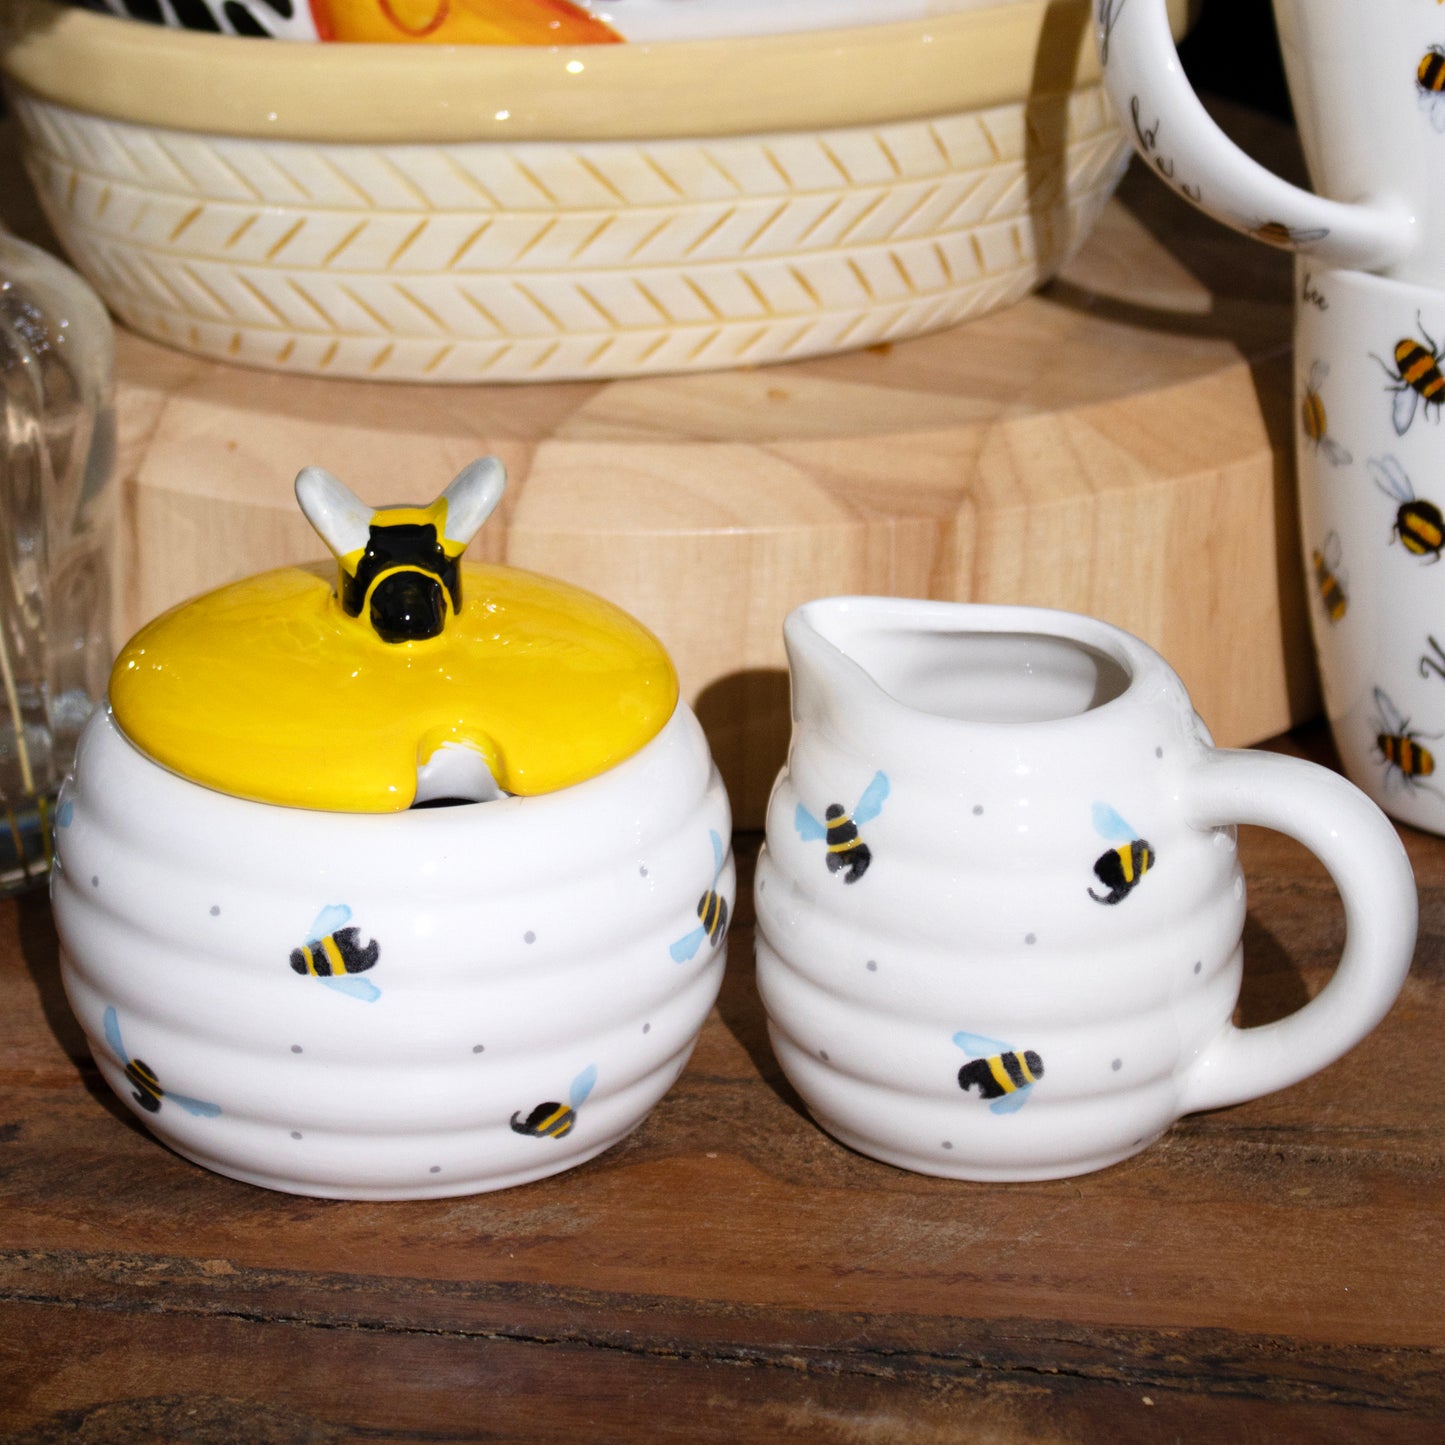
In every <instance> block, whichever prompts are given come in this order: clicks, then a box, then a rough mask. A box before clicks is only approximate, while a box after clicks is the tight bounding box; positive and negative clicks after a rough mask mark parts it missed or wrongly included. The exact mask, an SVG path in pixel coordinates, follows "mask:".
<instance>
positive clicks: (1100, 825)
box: [1094, 803, 1137, 843]
mask: <svg viewBox="0 0 1445 1445" xmlns="http://www.w3.org/2000/svg"><path fill="white" fill-rule="evenodd" d="M1094 831H1095V832H1096V833H1097V834H1098V835H1099V836H1100V837H1101V838H1109V839H1112V840H1113V841H1114V842H1115V843H1130V842H1133V840H1134V838H1135V837H1136V836H1137V835H1136V834H1135V832H1134V830H1133V828H1131V827H1130V826H1129V824H1128V823H1126V822H1125V821H1124V820H1123V819H1122V818H1121V817H1120V816H1119V815H1118V814H1117V813H1116V812H1115V811H1114V810H1113V809H1112V808H1111V807H1110V806H1109V805H1108V804H1107V803H1095V804H1094Z"/></svg>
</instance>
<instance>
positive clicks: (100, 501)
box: [0, 230, 115, 894]
mask: <svg viewBox="0 0 1445 1445" xmlns="http://www.w3.org/2000/svg"><path fill="white" fill-rule="evenodd" d="M114 360H115V333H114V332H113V330H112V329H111V324H110V318H109V317H108V316H107V315H106V312H105V308H104V306H102V305H101V303H100V300H99V299H98V298H97V297H96V295H95V293H94V292H93V291H91V289H90V288H89V286H87V285H86V283H85V282H84V281H82V280H81V278H80V277H79V276H77V275H76V274H75V272H73V271H72V270H70V269H69V267H67V266H65V265H63V264H62V263H61V262H60V261H57V260H56V259H55V258H54V257H53V256H51V255H49V254H48V253H47V252H45V251H42V250H40V249H39V248H38V247H36V246H32V245H29V244H27V243H26V242H24V241H21V240H18V239H17V238H16V237H14V236H12V235H10V234H8V233H7V232H5V231H3V230H0V386H3V393H4V407H5V412H4V427H3V431H0V809H3V812H0V894H3V893H14V892H17V891H19V890H20V889H22V888H25V887H27V886H29V885H30V884H32V883H37V882H39V881H41V880H42V879H44V878H45V876H46V874H47V873H48V871H49V867H50V857H51V848H52V842H53V834H54V826H55V794H56V790H57V789H58V788H59V786H60V783H61V780H62V779H63V778H64V776H65V773H66V771H67V770H68V769H69V767H70V765H71V761H72V759H73V758H74V755H75V743H76V738H77V737H78V735H79V733H80V729H81V726H82V725H83V724H84V722H85V720H86V718H87V717H89V715H90V713H91V711H92V710H93V709H94V707H95V705H96V703H97V702H98V701H99V700H100V699H101V698H102V697H103V696H104V694H105V686H106V677H107V671H108V668H109V664H110V657H111V640H110V600H111V544H112V538H113V532H114V527H113V512H114V484H113V480H112V474H113V472H114V469H115V411H114V402H113V395H112V386H113V372H114Z"/></svg>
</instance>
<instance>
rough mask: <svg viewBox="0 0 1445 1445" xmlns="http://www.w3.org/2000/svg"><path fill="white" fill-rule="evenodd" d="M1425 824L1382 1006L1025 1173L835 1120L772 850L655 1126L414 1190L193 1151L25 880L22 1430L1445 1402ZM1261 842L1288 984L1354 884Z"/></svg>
mask: <svg viewBox="0 0 1445 1445" xmlns="http://www.w3.org/2000/svg"><path fill="white" fill-rule="evenodd" d="M1284 746H1286V747H1288V748H1291V749H1293V750H1296V751H1299V750H1303V751H1305V752H1306V753H1307V754H1309V755H1312V756H1326V755H1327V747H1328V745H1327V742H1326V741H1325V739H1324V737H1323V735H1322V734H1321V733H1320V732H1318V731H1316V732H1314V733H1312V734H1304V735H1301V736H1298V737H1296V738H1294V739H1291V740H1288V741H1287V742H1286V743H1285V744H1284ZM1404 836H1405V842H1406V846H1407V849H1408V851H1409V853H1410V856H1411V859H1412V862H1413V864H1414V866H1415V869H1416V873H1417V877H1418V880H1419V884H1420V895H1421V907H1422V913H1421V934H1420V945H1419V948H1418V950H1417V955H1416V961H1415V966H1414V969H1413V971H1412V974H1411V976H1410V979H1409V981H1408V982H1407V984H1406V987H1405V991H1404V993H1403V995H1402V997H1401V999H1400V1001H1399V1002H1398V1003H1397V1005H1396V1007H1395V1008H1394V1010H1393V1011H1392V1012H1391V1014H1390V1015H1389V1017H1388V1018H1387V1019H1386V1020H1385V1022H1384V1023H1383V1024H1382V1025H1381V1026H1380V1028H1379V1029H1378V1030H1376V1032H1375V1033H1373V1034H1372V1035H1371V1036H1370V1037H1369V1038H1368V1039H1366V1040H1365V1042H1364V1043H1362V1044H1361V1045H1360V1046H1359V1047H1358V1048H1357V1049H1355V1050H1354V1051H1353V1052H1352V1053H1350V1054H1349V1055H1347V1056H1346V1057H1345V1058H1344V1059H1342V1060H1340V1061H1339V1062H1338V1063H1336V1064H1335V1065H1333V1066H1332V1067H1330V1068H1329V1069H1326V1070H1325V1071H1324V1072H1323V1073H1321V1074H1319V1075H1317V1076H1315V1077H1314V1078H1312V1079H1309V1080H1307V1081H1306V1082H1304V1083H1302V1084H1299V1085H1297V1086H1295V1087H1294V1088H1292V1089H1288V1090H1285V1091H1283V1092H1282V1093H1279V1094H1277V1095H1273V1096H1271V1097H1269V1098H1266V1099H1261V1100H1257V1101H1255V1102H1253V1103H1250V1104H1245V1105H1241V1106H1239V1107H1237V1108H1234V1109H1229V1110H1222V1111H1218V1112H1216V1113H1212V1114H1206V1115H1198V1116H1194V1117H1192V1118H1190V1119H1187V1120H1185V1121H1183V1122H1182V1123H1180V1124H1179V1125H1177V1126H1176V1127H1175V1128H1174V1129H1173V1130H1171V1131H1170V1133H1169V1134H1167V1135H1166V1136H1165V1138H1164V1139H1163V1140H1162V1141H1161V1142H1160V1143H1159V1144H1157V1145H1156V1146H1154V1147H1153V1148H1152V1149H1150V1150H1148V1151H1147V1152H1145V1153H1144V1154H1142V1155H1139V1156H1138V1157H1136V1158H1134V1159H1132V1160H1129V1161H1127V1162H1125V1163H1123V1164H1121V1165H1118V1166H1116V1167H1114V1168H1112V1169H1109V1170H1106V1171H1103V1172H1101V1173H1097V1174H1093V1175H1088V1176H1084V1177H1082V1178H1079V1179H1071V1180H1061V1181H1056V1182H1049V1183H1040V1184H1023V1185H1012V1186H988V1185H970V1184H960V1183H957V1182H951V1181H946V1180H940V1179H931V1178H924V1177H922V1176H915V1175H911V1174H907V1173H904V1172H901V1171H899V1170H895V1169H892V1168H889V1167H888V1166H886V1165H882V1164H878V1163H876V1162H874V1161H872V1160H869V1159H865V1158H863V1157H861V1156H858V1155H855V1154H852V1153H850V1152H849V1151H847V1150H845V1149H843V1148H842V1147H841V1146H839V1145H837V1144H835V1143H834V1142H833V1141H832V1140H830V1139H829V1138H828V1137H827V1136H825V1135H824V1134H822V1133H821V1132H820V1131H819V1130H818V1129H817V1128H816V1127H815V1126H814V1125H813V1124H812V1123H811V1122H810V1121H809V1120H808V1119H807V1118H806V1116H805V1115H804V1114H803V1113H802V1111H801V1108H800V1106H799V1104H798V1101H797V1099H796V1097H795V1096H794V1095H793V1094H792V1092H791V1090H790V1089H789V1087H788V1085H787V1084H786V1082H785V1080H784V1079H783V1078H782V1076H781V1074H780V1072H779V1071H778V1069H777V1066H776V1064H775V1063H774V1061H773V1059H772V1056H771V1053H770V1051H769V1049H768V1046H767V1040H766V1032H765V1025H764V1019H763V1015H762V1010H761V1005H760V1004H759V1001H758V998H757V994H756V991H755V988H754V983H753V977H752V965H751V936H750V934H751V920H750V911H749V908H748V906H747V901H746V900H747V898H748V897H749V893H748V889H747V886H746V877H744V880H743V883H744V886H743V887H742V888H741V889H740V893H739V900H740V906H739V910H738V911H739V915H740V917H739V922H738V924H737V926H736V929H735V932H734V934H733V937H732V941H731V946H730V954H729V967H728V976H727V980H726V982H725V985H724V989H723V993H722V996H721V998H720V1001H719V1004H718V1007H717V1009H716V1010H715V1011H714V1013H713V1014H712V1015H711V1017H710V1018H709V1020H708V1023H707V1025H706V1027H705V1029H704V1032H703V1035H702V1037H701V1040H700V1042H699V1045H698V1048H697V1051H696V1053H695V1054H694V1056H693V1059H692V1061H691V1063H690V1064H689V1066H688V1068H687V1069H686V1071H685V1072H684V1074H683V1076H682V1078H681V1079H680V1081H679V1083H678V1085H677V1087H676V1088H675V1089H674V1090H673V1091H672V1093H670V1094H669V1095H668V1096H667V1098H666V1099H664V1100H663V1102H662V1103H661V1104H660V1105H659V1107H658V1108H657V1109H656V1111H655V1112H654V1113H653V1114H652V1115H651V1116H650V1118H649V1119H648V1120H647V1122H646V1123H645V1124H644V1125H643V1126H642V1128H641V1129H640V1130H639V1131H638V1132H637V1133H636V1134H635V1135H633V1136H632V1137H631V1138H630V1139H629V1140H627V1141H626V1142H625V1143H624V1144H622V1145H620V1146H618V1147H617V1148H616V1149H614V1150H612V1151H610V1152H609V1153H608V1154H606V1155H603V1156H602V1157H600V1158H599V1159H597V1160H595V1161H593V1162H592V1163H590V1164H588V1165H585V1166H583V1167H581V1168H579V1169H576V1170H573V1171H571V1172H569V1173H566V1174H563V1175H560V1176H557V1177H556V1178H554V1179H551V1180H546V1181H543V1182H541V1183H538V1184H536V1185H532V1186H527V1187H525V1188H520V1189H515V1190H510V1191H505V1192H503V1193H499V1194H492V1195H480V1196H475V1197H473V1198H468V1199H455V1200H438V1201H425V1202H416V1203H403V1204H365V1203H337V1202H329V1201H316V1200H306V1199H299V1198H294V1197H291V1196H285V1195H280V1194H273V1193H268V1192H266V1191H263V1190H259V1189H254V1188H251V1187H248V1186H246V1185H242V1184H239V1183H236V1182H234V1181H231V1180H227V1179H223V1178H220V1177H218V1176H213V1175H210V1174H207V1173H205V1172H204V1171H202V1170H200V1169H198V1168H196V1167H195V1166H193V1165H191V1164H188V1163H186V1162H185V1161H183V1160H181V1159H179V1158H177V1157H176V1156H174V1155H171V1154H170V1153H168V1152H167V1151H166V1150H164V1149H163V1148H162V1147H161V1146H160V1145H158V1144H157V1143H155V1142H154V1141H153V1140H152V1139H151V1138H150V1137H149V1136H148V1135H146V1134H145V1133H144V1131H143V1130H141V1129H140V1128H139V1126H138V1125H136V1124H135V1122H134V1121H133V1119H132V1118H131V1116H130V1115H129V1113H128V1112H126V1111H125V1110H124V1109H123V1108H122V1107H121V1106H120V1105H119V1104H118V1103H117V1102H116V1101H115V1100H113V1099H112V1098H111V1097H110V1095H109V1094H108V1092H107V1091H106V1090H105V1088H104V1086H103V1085H102V1084H101V1083H100V1080H99V1078H98V1075H97V1073H96V1071H95V1070H94V1068H93V1066H92V1065H91V1064H90V1062H89V1060H88V1058H86V1056H85V1053H84V1046H83V1044H82V1042H81V1039H80V1035H79V1032H78V1030H77V1028H76V1026H75V1024H74V1023H73V1021H72V1020H71V1018H70V1015H69V1012H68V1010H67V1008H66V1005H65V1002H64V999H63V997H62V995H61V992H60V987H59V983H58V979H57V976H56V971H55V948H56V944H55V939H54V935H53V932H52V930H51V926H50V923H49V917H48V912H47V910H46V907H45V904H44V901H43V899H40V898H36V897H30V898H27V899H25V900H23V901H22V902H21V903H20V904H19V905H16V904H14V903H10V904H5V905H0V1219H3V1220H4V1230H3V1234H0V1421H3V1422H4V1423H5V1425H6V1427H7V1428H9V1429H10V1430H11V1431H12V1434H10V1435H8V1436H5V1437H4V1438H6V1439H10V1440H15V1441H23V1442H26V1445H35V1442H42V1441H45V1442H48V1441H51V1440H56V1441H58V1440H60V1439H62V1438H65V1439H69V1438H77V1439H81V1440H86V1439H95V1440H106V1441H116V1442H132V1441H134V1442H140V1441H151V1440H166V1441H170V1440H184V1441H190V1440H195V1441H206V1442H209V1441H212V1440H216V1441H221V1440H226V1441H234V1440H238V1439H244V1440H247V1441H251V1440H257V1441H270V1440H277V1441H288V1442H289V1441H293V1440H294V1441H303V1440H304V1441H313V1440H315V1441H325V1442H330V1441H348V1442H349V1441H363V1440H365V1441H374V1440H378V1439H381V1440H388V1441H391V1440H396V1441H418V1442H422V1441H436V1440H484V1439H506V1440H517V1439H524V1440H532V1439H535V1440H543V1441H551V1440H562V1439H564V1438H566V1439H571V1440H577V1439H585V1440H588V1441H593V1440H596V1441H611V1440H619V1441H625V1440H630V1439H637V1438H639V1437H640V1436H641V1435H643V1434H649V1435H651V1436H654V1437H657V1438H675V1439H692V1440H702V1441H708V1440H760V1441H762V1440H768V1441H774V1440H779V1439H789V1438H800V1439H809V1440H825V1441H833V1440H836V1441H847V1442H853V1445H856V1442H859V1441H862V1442H870V1441H875V1440H876V1441H880V1442H881V1441H885V1440H886V1441H889V1442H893V1441H907V1442H913V1441H918V1442H934V1441H943V1440H953V1439H958V1438H960V1436H961V1434H962V1433H963V1432H965V1431H966V1432H967V1433H968V1434H969V1435H976V1436H977V1437H978V1438H980V1439H982V1440H986V1441H988V1440H998V1441H1012V1440H1020V1439H1029V1440H1041V1441H1077V1440H1086V1439H1096V1438H1100V1436H1101V1435H1102V1434H1103V1433H1104V1432H1105V1431H1107V1432H1109V1435H1110V1436H1111V1437H1112V1438H1119V1439H1121V1440H1126V1441H1128V1440H1141V1441H1143V1440H1158V1439H1170V1440H1172V1439H1174V1438H1176V1437H1178V1438H1183V1439H1187V1440H1230V1441H1236V1440H1247V1439H1251V1440H1252V1439H1266V1438H1267V1439H1270V1440H1281V1441H1301V1442H1305V1441H1309V1442H1315V1441H1333V1440H1339V1441H1350V1442H1354V1441H1376V1440H1379V1441H1394V1440H1401V1441H1403V1440H1406V1439H1409V1440H1412V1441H1418V1440H1421V1439H1425V1438H1433V1437H1434V1436H1435V1435H1438V1434H1439V1433H1440V1432H1441V1430H1442V1429H1445V1368H1442V1367H1445V1298H1442V1292H1441V1290H1440V1285H1439V1281H1440V1279H1441V1278H1442V1277H1445V1229H1442V1227H1441V1226H1442V1223H1445V1220H1442V1205H1441V1198H1442V1195H1441V1187H1442V1183H1445V1150H1442V1142H1441V1141H1442V1139H1445V1103H1442V1100H1441V1094H1440V1090H1439V1087H1438V1078H1437V1075H1438V1061H1439V1057H1440V1050H1439V1042H1438V1041H1439V1039H1440V1037H1441V1036H1442V1032H1445V962H1442V960H1445V840H1441V839H1436V838H1431V837H1427V836H1426V835H1423V834H1416V833H1411V832H1406V833H1405V834H1404ZM739 843H740V848H741V851H742V854H743V856H744V858H749V857H751V856H752V854H753V852H754V851H755V848H756V843H757V839H756V838H755V837H754V838H752V839H748V838H740V839H739ZM1242 854H1243V859H1244V864H1245V869H1246V873H1247V875H1248V877H1249V880H1250V895H1249V900H1250V901H1249V917H1248V924H1247V932H1246V953H1247V964H1246V970H1247V981H1246V989H1245V994H1244V998H1243V1000H1242V1004H1241V1013H1242V1016H1243V1018H1244V1020H1245V1021H1246V1022H1251V1023H1257V1022H1263V1021H1267V1020H1268V1019H1270V1018H1272V1017H1278V1016H1280V1015H1281V1014H1283V1013H1284V1012H1286V1011H1288V1010H1290V1009H1292V1008H1294V1007H1296V1006H1297V1005H1298V1003H1299V1002H1300V1001H1302V1000H1303V999H1304V998H1305V997H1308V996H1310V995H1312V994H1313V993H1314V992H1315V991H1317V989H1318V988H1319V987H1320V986H1321V985H1322V984H1323V982H1324V980H1325V979H1326V978H1327V977H1328V976H1329V972H1330V969H1331V968H1332V966H1333V963H1334V960H1335V957H1336V955H1337V953H1338V950H1339V947H1340V942H1341V939H1342V936H1343V915H1342V910H1341V908H1340V906H1339V903H1338V899H1337V898H1336V896H1335V894H1334V891H1333V888H1332V886H1331V884H1330V883H1329V880H1328V878H1327V876H1326V875H1325V874H1324V872H1323V870H1322V869H1321V868H1320V867H1319V865H1318V864H1317V863H1316V862H1315V861H1314V860H1313V859H1312V858H1311V857H1310V856H1309V855H1308V854H1306V853H1304V851H1303V850H1302V849H1301V848H1300V847H1299V846H1298V845H1296V844H1294V843H1292V842H1290V841H1289V840H1287V839H1284V838H1281V837H1277V836H1275V835H1272V834H1267V833H1262V832H1259V831H1257V830H1252V829H1247V830H1242ZM67 1432H69V1433H67Z"/></svg>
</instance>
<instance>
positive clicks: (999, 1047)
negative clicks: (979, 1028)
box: [953, 1029, 1010, 1059]
mask: <svg viewBox="0 0 1445 1445" xmlns="http://www.w3.org/2000/svg"><path fill="white" fill-rule="evenodd" d="M953 1041H954V1043H956V1044H957V1045H958V1046H959V1048H961V1049H962V1050H963V1051H964V1053H966V1054H967V1055H968V1056H969V1057H970V1058H974V1059H986V1058H987V1057H988V1056H989V1055H990V1054H1006V1053H1008V1052H1009V1048H1010V1046H1009V1045H1008V1044H1006V1043H1004V1041H1003V1040H1002V1039H991V1038H989V1036H988V1035H987V1034H970V1033H966V1032H965V1031H964V1030H963V1029H960V1030H959V1031H958V1032H957V1033H956V1034H954V1036H953Z"/></svg>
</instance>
